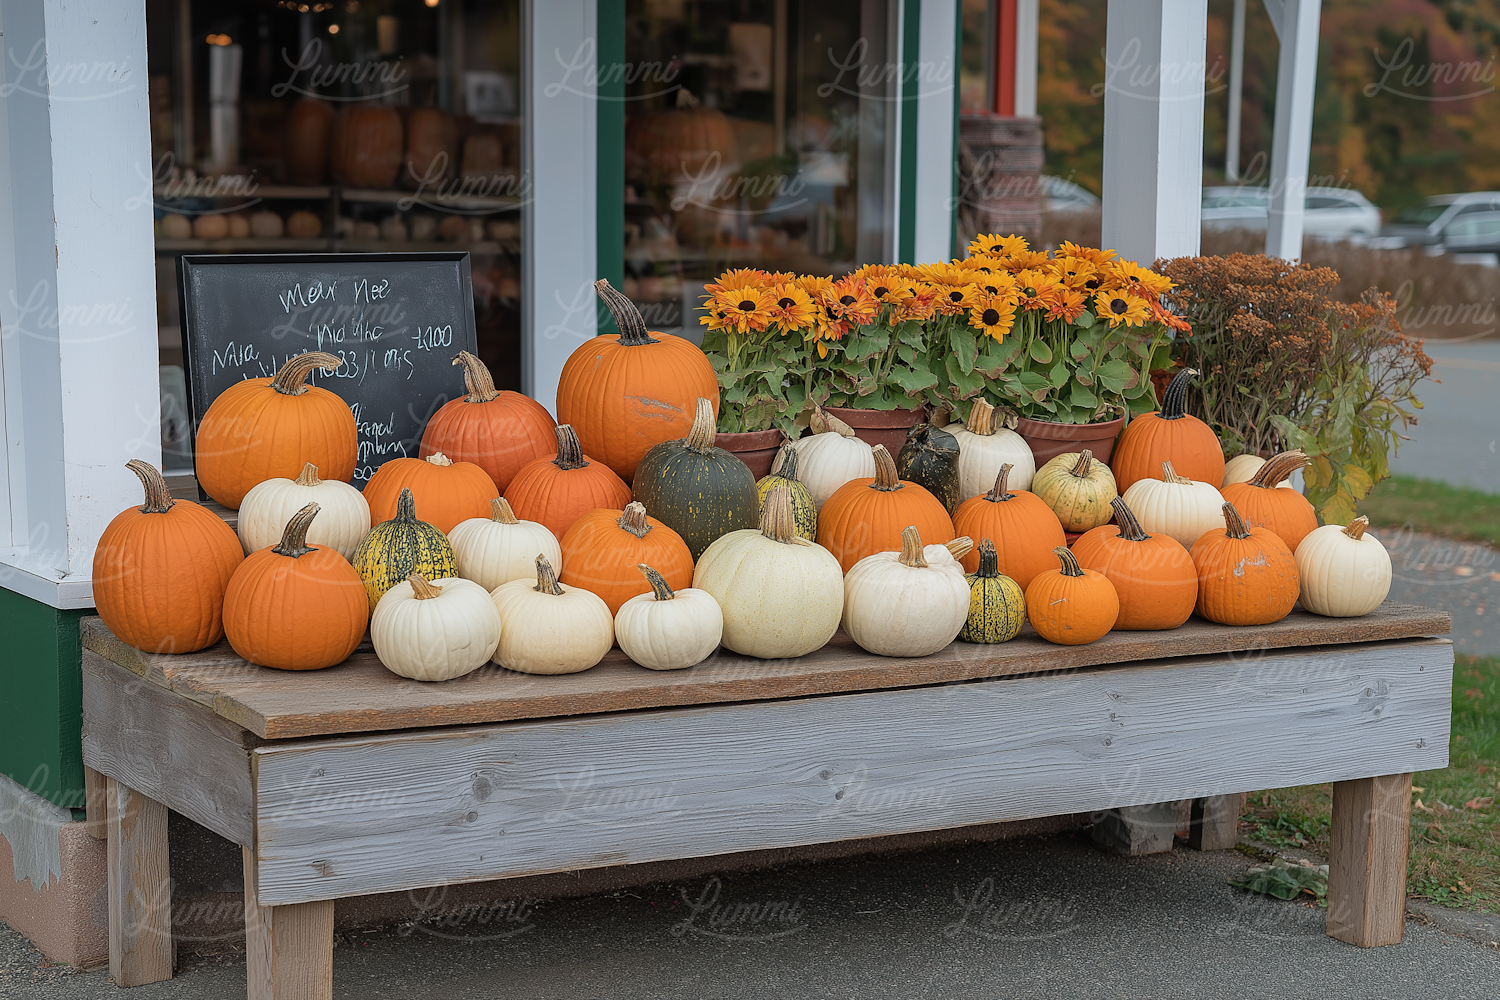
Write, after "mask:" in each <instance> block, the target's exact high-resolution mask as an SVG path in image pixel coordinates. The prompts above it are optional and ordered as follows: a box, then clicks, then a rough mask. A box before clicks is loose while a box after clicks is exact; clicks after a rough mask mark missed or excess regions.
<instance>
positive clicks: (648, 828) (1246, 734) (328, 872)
mask: <svg viewBox="0 0 1500 1000" xmlns="http://www.w3.org/2000/svg"><path fill="white" fill-rule="evenodd" d="M1452 664H1453V651H1452V645H1451V644H1450V643H1448V642H1447V641H1446V640H1441V639H1429V640H1409V641H1404V642H1393V643H1381V644H1366V645H1350V646H1335V647H1325V648H1322V649H1317V650H1296V651H1291V652H1284V653H1271V654H1267V655H1265V656H1263V657H1259V658H1255V659H1249V660H1247V659H1245V658H1244V657H1240V656H1217V657H1204V658H1202V659H1199V660H1196V661H1193V663H1192V667H1191V669H1183V668H1182V666H1181V665H1180V662H1175V663H1174V662H1173V661H1167V662H1156V663H1147V664H1135V665H1131V666H1128V667H1119V668H1114V669H1110V670H1087V671H1073V672H1068V673H1059V674H1052V675H1046V676H1029V677H1017V678H1006V679H1001V680H994V681H988V682H984V683H977V684H962V685H949V686H941V687H923V688H915V689H897V690H891V691H882V692H872V693H863V694H850V695H843V696H839V697H826V698H799V699H792V700H784V701H769V702H766V701H762V702H751V703H746V704H739V705H720V706H715V707H712V708H677V709H664V710H651V711H640V712H626V713H618V714H614V715H591V716H584V717H579V718H565V719H554V720H547V721H530V722H509V723H498V724H494V725H490V726H483V727H466V728H458V729H449V730H423V731H418V732H407V733H389V734H375V735H371V736H367V737H344V738H339V739H329V740H316V741H297V742H280V741H278V742H270V743H266V744H264V745H262V746H260V747H257V748H256V749H255V750H254V752H253V753H254V757H255V761H256V764H255V767H256V773H257V802H256V809H257V813H256V815H257V818H258V822H259V834H260V839H259V840H258V842H257V843H258V850H259V854H258V863H259V892H260V896H261V901H262V902H263V903H265V902H269V903H273V904H282V903H297V902H305V901H308V900H311V899H319V898H328V897H330V896H345V895H358V894H364V893H372V892H386V891H393V890H403V889H409V888H416V887H420V886H427V885H436V884H440V883H447V882H463V881H475V880H481V879H491V878H502V877H506V876H512V875H524V874H533V873H539V872H550V871H563V870H572V869H577V868H590V867H599V866H605V865H615V864H626V863H635V862H640V861H653V860H661V859H667V858H690V857H702V856H706V855H711V854H722V853H729V852H735V851H748V850H758V849H765V848H776V847H786V846H792V845H802V844H814V843H827V842H832V841H839V840H847V839H853V838H859V837H873V836H881V835H885V834H894V833H907V832H912V831H919V830H939V829H948V828H954V827H961V826H969V825H974V824H979V823H990V822H997V821H1001V820H1013V819H1024V818H1028V817H1037V816H1050V815H1059V814H1064V813H1089V812H1096V811H1101V810H1104V809H1111V808H1117V807H1120V806H1130V805H1140V804H1145V803H1153V802H1165V801H1170V800H1180V799H1186V798H1198V797H1203V796H1209V795H1225V794H1229V793H1232V792H1234V791H1237V790H1239V789H1243V788H1252V787H1271V788H1280V787H1286V786H1290V785H1299V784H1306V783H1312V782H1324V781H1342V780H1345V779H1350V778H1359V777H1365V776H1367V775H1369V774H1371V773H1382V774H1387V773H1394V772H1405V771H1411V770H1428V769H1433V768H1441V767H1444V766H1446V763H1447V760H1448V728H1449V697H1450V685H1451V683H1452ZM371 816H378V817H380V821H379V822H378V823H372V822H371V821H370V818H371ZM393 859H400V863H399V864H394V863H393Z"/></svg>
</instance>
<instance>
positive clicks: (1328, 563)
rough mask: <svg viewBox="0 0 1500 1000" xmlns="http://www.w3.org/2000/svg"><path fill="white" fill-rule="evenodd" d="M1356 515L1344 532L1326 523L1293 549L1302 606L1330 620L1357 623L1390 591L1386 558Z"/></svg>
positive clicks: (1364, 521) (1367, 522) (1366, 524)
mask: <svg viewBox="0 0 1500 1000" xmlns="http://www.w3.org/2000/svg"><path fill="white" fill-rule="evenodd" d="M1369 526H1370V519H1369V518H1368V517H1364V516H1363V515H1361V516H1360V517H1356V518H1355V519H1354V520H1353V521H1352V522H1351V523H1350V524H1349V526H1348V527H1347V528H1346V527H1344V526H1342V525H1338V524H1325V525H1323V526H1322V527H1321V528H1316V529H1314V530H1313V531H1310V532H1308V534H1307V536H1306V537H1304V538H1303V539H1302V541H1301V542H1300V543H1299V544H1298V545H1297V576H1298V577H1300V578H1301V580H1302V596H1301V601H1302V606H1303V607H1304V608H1306V609H1307V610H1309V611H1311V612H1312V613H1313V614H1315V615H1326V616H1328V617H1329V618H1358V617H1359V616H1360V615H1367V614H1369V613H1370V612H1371V611H1374V610H1375V609H1376V608H1378V607H1380V604H1381V602H1382V601H1384V600H1385V599H1386V596H1387V595H1388V594H1390V592H1391V554H1390V553H1389V552H1387V551H1386V550H1385V546H1384V545H1382V544H1380V539H1378V538H1376V537H1375V536H1374V535H1372V534H1369V533H1368V532H1367V531H1366V529H1367V528H1368V527H1369Z"/></svg>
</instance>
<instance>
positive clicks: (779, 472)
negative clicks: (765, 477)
mask: <svg viewBox="0 0 1500 1000" xmlns="http://www.w3.org/2000/svg"><path fill="white" fill-rule="evenodd" d="M771 475H773V476H778V477H780V478H782V479H796V478H797V449H796V448H793V447H792V442H791V441H785V442H783V443H782V445H781V447H780V448H777V449H776V461H775V463H774V464H773V465H772V466H771Z"/></svg>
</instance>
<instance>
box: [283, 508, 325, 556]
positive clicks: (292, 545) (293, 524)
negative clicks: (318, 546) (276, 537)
mask: <svg viewBox="0 0 1500 1000" xmlns="http://www.w3.org/2000/svg"><path fill="white" fill-rule="evenodd" d="M321 509H322V508H321V507H319V506H318V505H317V504H315V503H310V504H308V505H307V506H306V507H303V508H302V509H301V510H299V511H297V513H295V514H293V515H292V519H291V520H290V521H288V522H287V523H286V530H285V531H283V532H282V533H281V542H280V544H278V545H277V546H276V547H275V548H274V549H272V550H271V551H272V552H274V553H276V554H277V555H279V556H291V557H292V558H293V559H296V558H298V557H300V556H305V555H307V554H308V553H309V552H311V551H313V549H312V546H310V545H308V544H307V529H308V528H309V527H311V526H312V522H313V518H315V517H317V516H318V511H319V510H321Z"/></svg>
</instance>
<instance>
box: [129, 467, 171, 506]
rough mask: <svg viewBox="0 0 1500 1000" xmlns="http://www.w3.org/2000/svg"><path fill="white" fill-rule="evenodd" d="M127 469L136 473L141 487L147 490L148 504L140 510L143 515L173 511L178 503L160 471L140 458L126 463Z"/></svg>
mask: <svg viewBox="0 0 1500 1000" xmlns="http://www.w3.org/2000/svg"><path fill="white" fill-rule="evenodd" d="M125 468H127V469H129V470H130V471H131V472H134V473H135V474H136V478H138V479H139V480H140V481H141V485H142V486H144V487H145V488H146V503H145V505H144V506H142V507H141V508H140V511H141V513H142V514H165V513H166V512H167V511H169V510H171V509H172V505H173V504H175V503H176V502H177V501H176V500H173V499H172V494H171V492H169V491H168V490H167V481H166V479H165V478H163V477H162V474H161V470H160V469H158V468H157V467H156V466H154V465H152V464H151V463H150V462H143V461H141V460H140V459H139V458H132V459H131V460H130V461H128V462H126V463H125Z"/></svg>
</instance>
